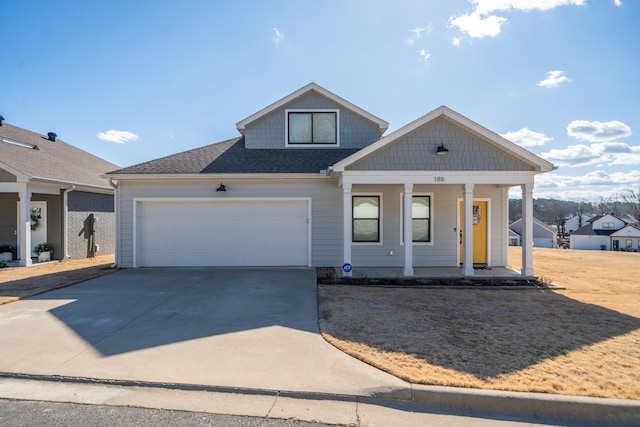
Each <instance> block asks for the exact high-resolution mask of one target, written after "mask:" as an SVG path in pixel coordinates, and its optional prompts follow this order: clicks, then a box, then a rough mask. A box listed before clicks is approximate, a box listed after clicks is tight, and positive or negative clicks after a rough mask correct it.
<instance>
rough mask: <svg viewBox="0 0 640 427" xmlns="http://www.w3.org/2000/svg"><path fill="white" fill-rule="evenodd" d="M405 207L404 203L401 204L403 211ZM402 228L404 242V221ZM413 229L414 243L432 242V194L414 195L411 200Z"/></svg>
mask: <svg viewBox="0 0 640 427" xmlns="http://www.w3.org/2000/svg"><path fill="white" fill-rule="evenodd" d="M403 208H404V204H402V205H401V209H400V210H401V211H402V209H403ZM403 215H404V214H403ZM401 218H402V217H401ZM401 221H402V220H401ZM402 230H403V233H402V242H403V243H404V221H403V222H402ZM411 231H412V235H413V239H412V240H413V242H414V243H431V196H430V195H418V194H416V195H413V198H412V201H411Z"/></svg>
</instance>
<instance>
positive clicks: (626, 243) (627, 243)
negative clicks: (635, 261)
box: [624, 239, 633, 249]
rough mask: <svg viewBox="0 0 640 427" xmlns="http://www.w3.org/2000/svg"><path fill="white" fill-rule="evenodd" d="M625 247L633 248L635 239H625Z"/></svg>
mask: <svg viewBox="0 0 640 427" xmlns="http://www.w3.org/2000/svg"><path fill="white" fill-rule="evenodd" d="M624 247H625V248H626V249H633V240H632V239H626V240H625V241H624Z"/></svg>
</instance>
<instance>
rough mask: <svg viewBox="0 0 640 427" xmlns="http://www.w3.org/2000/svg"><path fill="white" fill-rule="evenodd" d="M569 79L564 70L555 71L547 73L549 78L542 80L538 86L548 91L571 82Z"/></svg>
mask: <svg viewBox="0 0 640 427" xmlns="http://www.w3.org/2000/svg"><path fill="white" fill-rule="evenodd" d="M570 81H571V80H569V78H568V77H567V76H565V75H564V71H562V70H553V71H549V72H548V73H547V78H546V79H544V80H540V81H539V82H538V86H540V87H544V88H547V89H550V88H553V87H558V86H560V85H561V84H562V83H567V82H570Z"/></svg>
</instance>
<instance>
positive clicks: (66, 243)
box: [62, 185, 76, 259]
mask: <svg viewBox="0 0 640 427" xmlns="http://www.w3.org/2000/svg"><path fill="white" fill-rule="evenodd" d="M75 189H76V186H75V185H72V186H71V187H69V188H65V190H64V193H63V200H64V202H63V205H64V212H63V213H64V236H63V237H64V239H63V242H62V247H63V249H64V259H69V258H71V256H69V193H70V192H72V191H73V190H75Z"/></svg>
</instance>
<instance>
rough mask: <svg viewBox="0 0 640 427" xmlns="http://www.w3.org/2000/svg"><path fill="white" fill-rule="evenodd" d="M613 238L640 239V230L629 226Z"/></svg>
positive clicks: (614, 234) (616, 233) (613, 234)
mask: <svg viewBox="0 0 640 427" xmlns="http://www.w3.org/2000/svg"><path fill="white" fill-rule="evenodd" d="M611 236H613V237H640V229H639V228H637V227H634V226H633V225H627V226H626V227H623V228H621V229H620V230H618V231H616V232H615V233H612V234H611Z"/></svg>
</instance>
